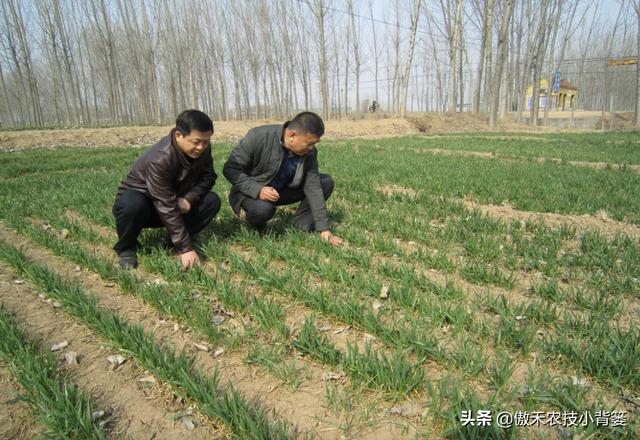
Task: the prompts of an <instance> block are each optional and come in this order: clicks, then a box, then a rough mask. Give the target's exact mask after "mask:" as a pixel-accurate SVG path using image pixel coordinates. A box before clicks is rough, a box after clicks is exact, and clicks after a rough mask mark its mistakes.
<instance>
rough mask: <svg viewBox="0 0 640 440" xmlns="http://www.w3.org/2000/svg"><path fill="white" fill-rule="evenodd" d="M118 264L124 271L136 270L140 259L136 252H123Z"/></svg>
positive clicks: (119, 255) (119, 256)
mask: <svg viewBox="0 0 640 440" xmlns="http://www.w3.org/2000/svg"><path fill="white" fill-rule="evenodd" d="M118 263H120V267H121V268H123V269H135V268H136V267H138V258H137V257H136V252H135V251H123V252H120V253H119V254H118Z"/></svg>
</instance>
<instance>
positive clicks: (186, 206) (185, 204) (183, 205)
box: [178, 197, 191, 214]
mask: <svg viewBox="0 0 640 440" xmlns="http://www.w3.org/2000/svg"><path fill="white" fill-rule="evenodd" d="M178 209H180V214H186V213H187V212H189V211H191V203H189V201H188V200H187V199H185V198H184V197H178Z"/></svg>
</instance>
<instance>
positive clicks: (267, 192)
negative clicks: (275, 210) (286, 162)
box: [258, 186, 280, 202]
mask: <svg viewBox="0 0 640 440" xmlns="http://www.w3.org/2000/svg"><path fill="white" fill-rule="evenodd" d="M258 198H259V199H260V200H264V201H265V202H277V201H278V199H279V198H280V194H278V191H276V189H275V188H273V187H271V186H263V187H262V189H261V190H260V195H259V196H258Z"/></svg>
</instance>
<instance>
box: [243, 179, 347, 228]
mask: <svg viewBox="0 0 640 440" xmlns="http://www.w3.org/2000/svg"><path fill="white" fill-rule="evenodd" d="M320 184H321V185H322V193H323V195H324V199H325V200H327V199H328V198H329V196H330V195H331V193H332V192H333V185H334V184H333V178H332V177H331V176H330V175H328V174H320ZM278 193H279V194H280V198H279V199H278V201H277V202H267V201H265V200H260V199H252V198H250V197H248V198H246V199H244V201H243V202H242V209H244V211H245V212H246V214H247V221H248V222H249V224H250V225H251V226H252V227H253V228H255V229H258V230H263V229H264V228H265V227H266V225H267V221H268V220H269V219H271V218H272V217H273V216H274V215H275V213H276V207H277V206H282V205H291V204H292V203H296V202H302V203H300V206H299V207H298V210H297V211H296V212H295V213H294V214H293V225H294V226H296V227H298V228H300V229H302V230H303V231H307V232H311V231H313V230H314V229H315V222H314V221H313V216H312V214H311V208H309V203H308V202H307V199H306V198H305V195H304V191H303V190H302V188H298V189H289V188H285V189H282V190H280V191H278Z"/></svg>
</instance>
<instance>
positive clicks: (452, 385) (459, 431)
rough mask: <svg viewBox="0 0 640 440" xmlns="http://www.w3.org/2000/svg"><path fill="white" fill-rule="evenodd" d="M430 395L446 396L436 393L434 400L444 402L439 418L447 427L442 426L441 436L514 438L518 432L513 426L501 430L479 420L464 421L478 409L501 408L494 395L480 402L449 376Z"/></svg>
mask: <svg viewBox="0 0 640 440" xmlns="http://www.w3.org/2000/svg"><path fill="white" fill-rule="evenodd" d="M431 393H432V394H436V393H437V394H440V396H443V395H444V396H446V397H445V398H443V397H440V396H438V397H437V398H436V401H437V400H441V401H444V400H445V399H446V404H443V405H442V406H441V407H440V411H439V414H438V416H439V418H441V419H443V420H444V422H445V424H446V426H445V429H444V433H443V434H444V437H445V438H450V439H465V440H476V439H478V440H479V439H492V440H503V439H517V438H518V432H517V429H516V428H515V427H511V428H508V429H503V428H500V427H498V426H497V424H495V423H492V424H491V425H489V426H483V425H482V424H479V423H463V420H464V419H465V418H466V417H465V413H466V414H467V416H469V417H471V418H472V419H474V420H475V418H476V417H477V416H478V414H479V411H481V410H484V411H491V414H494V415H495V414H497V413H498V411H499V410H500V409H501V408H500V406H499V403H498V402H497V400H496V398H497V396H496V395H495V394H494V395H492V396H490V398H489V400H486V401H483V400H481V398H480V397H479V396H478V395H477V393H476V392H474V391H473V390H468V389H463V388H462V387H461V386H460V385H459V383H457V382H455V381H453V380H452V379H451V378H448V379H446V380H444V381H442V383H441V384H440V386H439V387H438V388H434V389H433V390H432V392H431Z"/></svg>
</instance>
